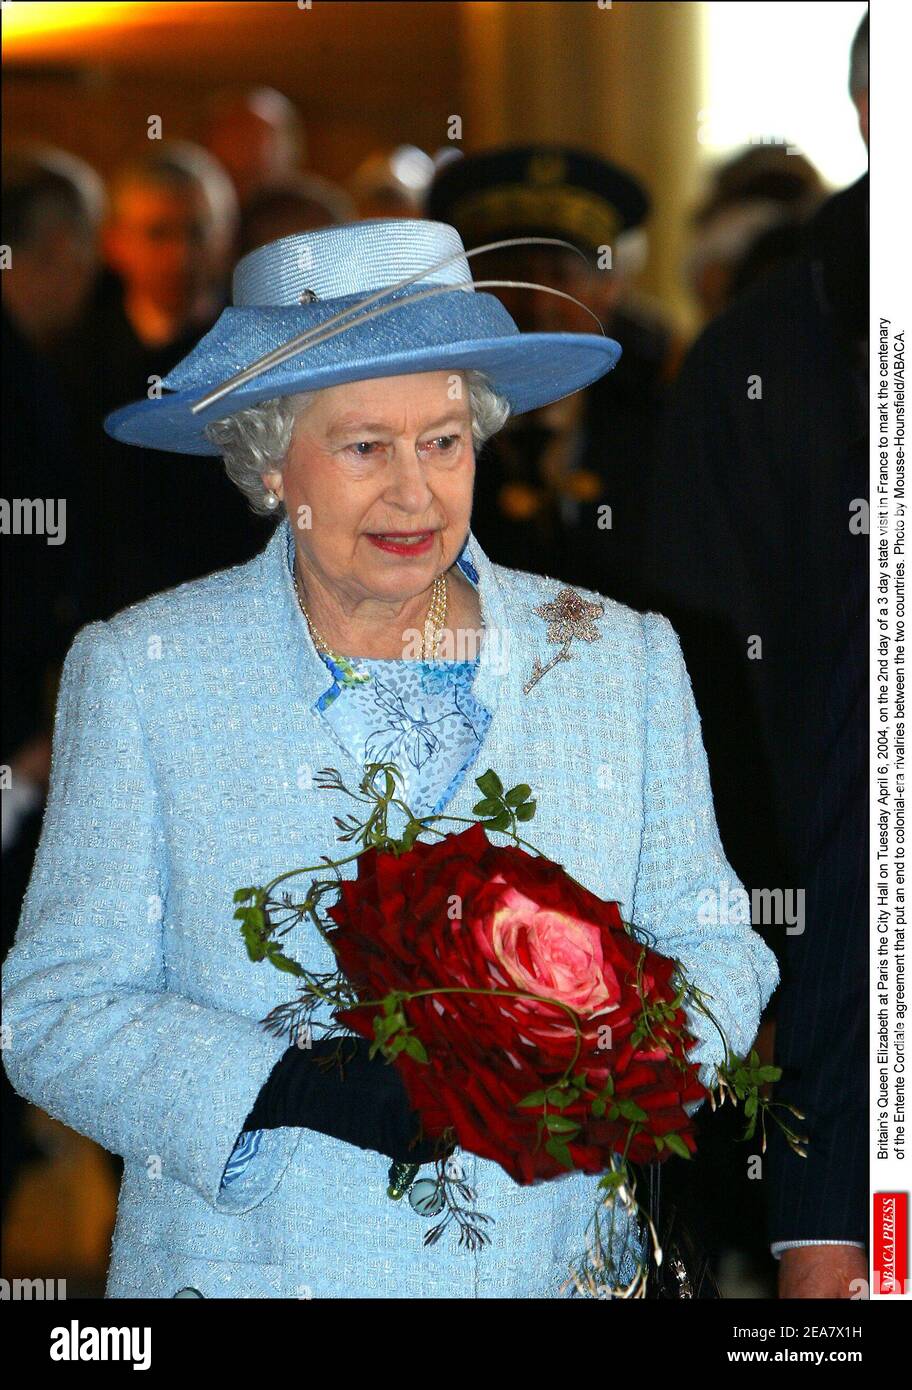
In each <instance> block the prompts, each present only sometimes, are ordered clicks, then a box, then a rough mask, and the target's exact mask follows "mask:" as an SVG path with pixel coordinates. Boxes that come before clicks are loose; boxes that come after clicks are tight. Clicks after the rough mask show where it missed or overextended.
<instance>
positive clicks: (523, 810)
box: [516, 801, 535, 820]
mask: <svg viewBox="0 0 912 1390" xmlns="http://www.w3.org/2000/svg"><path fill="white" fill-rule="evenodd" d="M534 815H535V802H534V801H524V802H523V804H522V805H521V806H517V808H516V819H517V820H531V819H532V817H533V816H534Z"/></svg>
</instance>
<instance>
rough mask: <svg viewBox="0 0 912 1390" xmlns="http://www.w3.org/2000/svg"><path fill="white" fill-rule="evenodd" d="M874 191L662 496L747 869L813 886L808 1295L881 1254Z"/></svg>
mask: <svg viewBox="0 0 912 1390" xmlns="http://www.w3.org/2000/svg"><path fill="white" fill-rule="evenodd" d="M865 41H866V29H865ZM858 51H859V40H858V39H856V45H855V47H854V49H853V73H855V71H856V66H857V65H856V62H855V61H854V60H855V59H856V57H857V54H858ZM853 82H855V79H854V77H853ZM864 85H865V89H866V85H867V83H866V58H865V84H864ZM853 96H854V97H855V98H856V102H857V104H858V106H859V115H860V117H862V131H863V134H864V135H865V137H866V133H867V132H866V120H865V118H864V112H865V111H866V101H865V102H864V103H862V101H861V100H860V99H859V98H860V92H859V89H858V86H857V83H856V84H855V85H854V86H853ZM865 97H866V91H865ZM867 200H868V180H867V175H865V176H863V177H862V178H861V179H859V180H858V181H857V183H855V184H854V185H852V186H851V187H850V188H848V189H845V190H844V191H843V192H841V193H839V194H837V195H836V196H835V197H833V198H831V199H830V200H829V201H828V202H827V203H826V204H824V206H823V207H822V208H821V209H820V211H819V212H818V213H817V215H816V216H815V217H814V219H813V220H812V222H811V223H810V224H809V226H808V228H807V233H806V240H805V245H804V248H803V251H802V253H801V254H800V255H798V256H797V257H796V258H795V259H794V260H793V261H792V262H790V263H788V264H787V265H785V266H783V267H781V268H778V269H776V270H774V271H772V272H771V273H770V274H769V275H768V276H767V277H766V278H765V279H763V280H761V281H760V282H759V283H758V284H757V285H755V286H754V287H753V289H752V290H751V291H750V292H749V293H748V294H746V295H745V296H744V297H743V298H741V299H740V300H739V301H737V302H736V303H735V304H734V305H733V306H732V307H731V308H729V309H728V310H727V311H726V312H725V313H724V314H722V315H721V316H720V317H719V318H718V319H717V320H716V321H714V322H713V323H712V324H711V325H710V326H709V328H708V329H707V330H706V331H705V332H704V333H703V334H702V335H701V337H700V338H699V339H698V341H697V343H696V344H695V345H694V348H693V349H692V351H691V353H690V354H689V356H688V358H687V360H686V361H685V363H684V366H683V368H682V371H681V375H680V377H679V379H678V382H677V384H676V397H675V404H674V406H673V408H672V411H671V413H670V416H669V421H668V432H667V436H666V446H665V449H664V451H663V455H662V458H663V462H662V467H661V470H660V474H659V476H658V478H657V483H658V488H657V491H656V495H655V500H654V505H653V508H652V512H651V515H652V517H653V521H654V531H653V537H654V542H653V545H652V562H653V565H654V568H655V572H656V606H657V607H660V608H661V609H662V611H664V612H667V613H668V615H669V616H670V617H671V618H672V621H673V622H674V623H675V625H676V626H677V628H678V630H679V632H680V634H681V639H682V644H683V647H684V651H685V656H686V658H687V662H688V667H689V669H690V672H691V677H692V680H693V685H694V692H695V696H696V700H697V704H698V707H699V709H700V711H701V715H702V718H703V732H704V738H705V742H706V746H707V752H708V756H709V764H710V768H711V772H712V779H713V789H714V794H715V798H716V810H717V815H718V821H719V828H720V834H721V836H722V840H723V843H724V844H725V847H726V850H727V852H728V854H729V857H730V859H731V862H732V864H733V866H734V868H735V869H736V871H737V872H738V873H739V875H740V877H741V878H742V879H743V881H744V882H745V885H746V886H747V887H749V888H769V887H774V888H782V889H788V888H791V889H798V890H800V891H801V892H802V893H803V895H804V900H803V912H793V913H792V914H790V915H791V918H792V920H789V919H788V918H784V919H783V920H781V921H780V922H779V924H778V930H777V931H776V934H775V939H776V944H777V945H778V946H779V948H780V950H781V953H782V955H783V965H784V971H783V975H784V982H783V987H782V990H781V991H780V997H779V1001H778V1018H777V1038H776V1061H777V1062H778V1064H779V1065H781V1066H782V1068H783V1078H782V1081H781V1083H780V1084H779V1086H778V1087H777V1088H776V1098H777V1099H779V1100H783V1101H787V1102H788V1103H790V1104H792V1105H794V1106H795V1107H796V1108H797V1109H799V1110H800V1111H802V1112H803V1113H804V1114H805V1116H806V1119H805V1120H804V1121H803V1122H802V1123H799V1124H798V1125H797V1128H798V1129H799V1130H803V1131H804V1132H805V1133H807V1135H808V1136H809V1141H808V1143H807V1145H806V1148H807V1157H806V1158H801V1157H799V1156H798V1155H796V1154H794V1153H793V1152H792V1151H791V1150H790V1149H789V1147H788V1146H787V1145H786V1144H785V1143H784V1141H783V1139H782V1137H781V1133H780V1131H779V1130H778V1129H777V1128H776V1127H775V1126H773V1127H772V1130H771V1135H772V1137H771V1145H770V1151H769V1155H768V1158H767V1168H768V1173H767V1181H766V1184H765V1190H766V1196H767V1209H768V1230H769V1238H770V1240H771V1242H772V1250H773V1253H774V1254H775V1255H776V1256H777V1257H779V1258H780V1266H779V1292H780V1296H782V1297H785V1298H797V1297H808V1298H813V1297H842V1298H847V1297H850V1296H851V1295H852V1293H853V1291H856V1290H857V1285H855V1284H854V1281H856V1280H863V1279H865V1278H866V1277H867V1260H866V1256H865V1248H864V1247H865V1243H866V1240H867V1226H868V1222H867V1207H868V1154H867V1092H868V1079H867V1074H868V1049H867V1010H868V1003H867V971H866V960H867V880H866V872H867V812H866V801H867V738H866V734H867V715H866V691H867V680H868V675H867V580H868V527H867V491H868V462H867V342H866V335H867V322H868V306H867V283H868V282H867V244H868V201H867ZM797 901H798V904H799V906H800V900H797ZM794 902H795V900H793V903H794ZM755 925H756V926H759V927H762V925H763V924H762V923H759V922H756V921H755Z"/></svg>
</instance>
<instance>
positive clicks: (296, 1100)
mask: <svg viewBox="0 0 912 1390" xmlns="http://www.w3.org/2000/svg"><path fill="white" fill-rule="evenodd" d="M370 1047H371V1044H370V1043H369V1042H368V1041H367V1039H366V1038H360V1037H351V1036H346V1037H338V1036H336V1037H334V1038H319V1039H317V1040H315V1041H314V1042H313V1043H312V1044H311V1046H310V1047H298V1046H297V1045H293V1046H292V1047H289V1048H288V1050H287V1052H286V1053H285V1054H284V1056H283V1057H281V1058H280V1060H279V1062H278V1063H277V1065H276V1066H275V1067H274V1069H273V1071H272V1073H271V1075H270V1077H269V1079H268V1080H267V1082H266V1084H265V1086H264V1087H263V1089H262V1091H261V1092H260V1095H259V1096H258V1098H257V1102H256V1104H255V1106H254V1108H253V1110H252V1111H251V1112H250V1115H249V1116H248V1118H247V1121H246V1123H245V1125H244V1128H245V1130H250V1129H276V1128H279V1127H281V1126H286V1125H288V1126H295V1125H297V1126H301V1127H302V1128H305V1129H313V1130H315V1131H317V1132H318V1133H320V1134H326V1135H329V1136H330V1137H331V1138H333V1139H341V1140H342V1141H343V1142H344V1143H346V1144H354V1145H355V1146H356V1147H357V1148H360V1149H372V1150H373V1151H374V1152H375V1153H379V1154H384V1155H385V1156H386V1157H387V1158H390V1159H392V1160H393V1161H394V1162H397V1163H430V1162H432V1161H433V1159H434V1157H435V1151H436V1148H437V1143H436V1141H435V1140H431V1139H423V1140H421V1141H420V1142H418V1143H414V1144H413V1143H412V1140H413V1139H414V1138H415V1136H416V1134H417V1133H418V1131H419V1126H420V1119H419V1116H418V1114H417V1113H416V1112H415V1111H414V1110H412V1108H411V1105H410V1104H409V1099H408V1095H407V1093H406V1090H405V1083H404V1082H403V1080H402V1076H401V1074H400V1072H399V1070H398V1068H397V1067H396V1066H395V1065H394V1064H393V1063H391V1062H388V1061H387V1060H386V1058H385V1057H383V1056H381V1055H380V1054H378V1055H377V1056H376V1057H373V1058H371V1057H370V1056H369V1055H368V1053H369V1051H370ZM337 1053H338V1054H339V1055H340V1057H341V1066H340V1065H339V1064H337V1063H332V1064H331V1063H330V1061H329V1059H331V1058H333V1057H334V1056H335V1055H336V1054H337Z"/></svg>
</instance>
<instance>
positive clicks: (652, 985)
mask: <svg viewBox="0 0 912 1390" xmlns="http://www.w3.org/2000/svg"><path fill="white" fill-rule="evenodd" d="M329 916H330V917H331V918H332V920H333V922H334V923H335V926H333V927H331V928H330V929H329V932H328V935H329V939H330V941H331V943H332V946H333V948H334V950H335V953H336V957H337V960H338V963H339V967H340V969H341V970H342V971H343V973H344V974H345V975H346V977H347V978H348V980H349V981H350V982H351V984H352V986H353V988H354V989H355V992H356V995H357V997H358V998H359V999H361V1000H367V999H381V998H382V997H383V996H384V995H387V994H389V993H390V992H391V991H393V990H398V991H402V992H409V993H411V992H415V991H418V990H428V991H436V992H435V993H428V994H424V995H422V997H421V998H419V999H414V1000H409V1001H408V1002H407V1003H406V1004H405V1006H404V1012H405V1016H406V1019H407V1022H408V1024H409V1026H410V1028H412V1029H413V1031H414V1033H415V1035H416V1036H417V1037H418V1038H419V1039H420V1041H421V1043H422V1044H423V1045H424V1048H425V1051H426V1053H427V1056H428V1059H429V1060H428V1062H426V1063H425V1062H420V1061H417V1060H415V1059H413V1058H411V1057H409V1056H408V1055H407V1054H405V1053H404V1052H400V1053H399V1055H398V1057H397V1058H396V1065H397V1066H398V1067H399V1068H400V1070H401V1072H402V1075H403V1078H404V1081H405V1085H406V1089H407V1092H408V1095H409V1099H410V1101H411V1104H412V1106H413V1108H414V1109H415V1110H417V1111H418V1113H419V1114H420V1115H421V1118H422V1122H423V1125H424V1130H425V1134H426V1135H428V1136H431V1137H435V1136H437V1135H439V1134H441V1133H442V1132H443V1130H444V1129H445V1128H446V1127H447V1126H448V1125H452V1127H453V1129H454V1130H455V1132H456V1136H457V1139H458V1142H459V1144H460V1145H461V1147H462V1148H463V1149H464V1150H466V1151H468V1152H470V1153H475V1154H478V1155H480V1156H481V1157H482V1158H488V1159H492V1160H493V1161H494V1162H495V1163H499V1164H500V1165H501V1166H502V1167H503V1168H504V1169H505V1170H506V1171H507V1172H508V1173H509V1174H510V1176H511V1177H512V1178H513V1179H514V1180H515V1181H516V1182H517V1183H533V1182H539V1181H543V1180H546V1179H550V1178H555V1177H558V1176H560V1175H562V1174H564V1173H566V1172H567V1171H568V1170H567V1168H566V1166H565V1165H564V1164H562V1163H561V1161H560V1159H559V1158H558V1157H556V1156H555V1155H553V1154H551V1153H549V1152H548V1150H547V1149H546V1147H545V1142H546V1140H547V1137H548V1136H547V1135H545V1136H543V1137H540V1136H539V1132H538V1127H537V1126H538V1121H539V1119H540V1117H541V1115H542V1113H543V1112H542V1109H541V1107H534V1108H529V1107H521V1106H520V1105H519V1102H520V1101H521V1100H522V1099H523V1098H524V1097H526V1096H528V1095H530V1094H531V1093H532V1092H536V1091H541V1090H543V1089H546V1088H547V1087H548V1086H549V1085H551V1084H553V1083H554V1082H556V1081H557V1080H558V1079H559V1078H560V1077H561V1076H562V1075H563V1074H564V1072H565V1070H566V1068H567V1066H568V1064H569V1063H571V1061H572V1063H573V1066H572V1072H573V1075H574V1076H576V1075H578V1074H579V1073H582V1072H584V1073H585V1074H586V1078H587V1085H588V1087H589V1088H591V1090H592V1091H601V1090H602V1088H603V1087H605V1086H606V1083H608V1082H609V1079H611V1080H613V1083H614V1098H615V1100H616V1101H618V1102H620V1101H634V1102H635V1103H636V1104H637V1105H638V1106H639V1107H640V1108H641V1109H642V1110H643V1111H645V1112H646V1116H647V1118H646V1120H645V1121H643V1122H642V1124H643V1128H642V1130H641V1131H640V1132H639V1133H638V1134H637V1135H636V1136H635V1137H634V1139H633V1142H632V1144H631V1146H630V1148H629V1150H628V1157H629V1158H630V1159H631V1160H632V1161H633V1162H635V1163H637V1162H648V1161H654V1160H656V1159H661V1158H663V1157H666V1156H667V1153H668V1149H667V1148H663V1150H662V1151H661V1152H657V1150H656V1148H655V1144H654V1140H653V1136H656V1135H659V1136H661V1135H665V1134H670V1133H675V1134H679V1135H680V1136H681V1137H682V1139H683V1141H684V1143H685V1144H686V1145H687V1147H688V1149H690V1150H691V1151H693V1150H694V1149H695V1147H696V1145H695V1143H694V1139H693V1132H692V1126H691V1123H690V1120H689V1118H688V1116H687V1113H686V1111H685V1109H684V1105H685V1103H686V1102H688V1101H692V1100H699V1099H702V1098H703V1097H704V1096H705V1095H706V1091H705V1090H704V1088H703V1087H702V1085H701V1084H700V1083H699V1081H698V1079H697V1072H698V1067H697V1066H696V1064H695V1063H692V1062H689V1061H688V1060H687V1052H688V1051H689V1049H690V1048H691V1047H693V1046H694V1039H693V1038H692V1037H691V1036H690V1035H689V1034H688V1033H687V1031H686V1017H685V1015H684V1013H683V1010H680V1009H678V1010H676V1011H675V1013H674V1015H673V1017H672V1018H671V1019H670V1020H669V1021H668V1022H667V1023H666V1030H665V1032H664V1033H663V1034H662V1039H661V1046H658V1047H657V1046H656V1045H655V1044H654V1043H650V1042H647V1041H645V1040H644V1041H642V1042H640V1043H638V1044H636V1045H634V1043H633V1040H632V1034H633V1031H634V1029H635V1028H636V1026H637V1023H638V1022H639V1020H640V1017H641V1014H642V1007H643V1000H645V1001H646V1002H647V1003H650V1004H651V1003H655V1002H658V1001H666V1002H668V1003H669V1004H670V1003H671V1002H672V1001H673V1000H674V998H675V986H674V983H673V978H672V976H673V971H674V962H673V961H671V960H669V959H667V958H666V957H664V956H661V955H659V954H658V953H657V952H655V951H651V950H646V952H645V956H644V951H643V947H642V945H641V944H640V943H639V942H637V941H636V940H634V938H633V937H632V936H631V935H630V933H629V932H628V931H627V930H626V929H625V927H624V924H623V921H622V919H621V916H620V913H619V911H618V907H617V904H616V903H613V902H605V901H603V900H602V899H601V898H598V897H596V896H595V895H594V894H593V893H590V892H589V891H588V890H587V889H585V888H583V887H582V886H581V885H580V884H578V883H577V882H575V880H574V879H572V878H571V877H570V876H569V875H568V874H567V873H566V872H565V871H564V869H562V868H561V866H560V865H558V864H554V863H552V862H551V861H550V860H548V859H545V858H537V857H535V856H533V855H530V854H527V853H526V852H525V851H524V850H522V849H520V848H519V847H518V846H514V845H505V846H498V845H493V844H491V842H490V841H489V840H488V837H487V835H486V833H485V831H484V829H483V827H482V826H481V825H480V824H475V825H473V826H471V827H470V828H469V829H467V830H465V831H463V832H462V833H461V834H458V835H448V836H446V837H445V838H443V839H441V840H439V841H436V842H435V843H432V844H424V843H422V842H420V841H418V842H416V843H415V845H414V846H413V848H412V849H410V850H409V851H407V852H406V853H404V854H401V855H395V854H393V853H391V852H385V851H384V852H377V851H376V850H373V849H371V850H368V851H367V852H366V853H365V854H363V855H362V856H361V858H360V859H359V861H358V877H357V879H356V880H354V881H346V882H345V883H343V885H342V888H341V896H340V899H339V901H338V903H337V904H336V906H335V907H333V908H331V909H330V910H329ZM638 969H639V971H640V974H639V989H638V985H637V974H638ZM454 986H458V987H462V988H471V989H476V990H484V991H487V993H484V994H466V993H458V992H452V990H453V987H454ZM511 990H512V991H522V993H523V995H524V996H525V997H520V998H517V997H515V996H514V995H513V994H510V993H509V992H508V991H511ZM448 991H449V992H448ZM551 1001H557V1003H555V1002H551ZM561 1004H563V1005H565V1006H566V1007H565V1008H562V1007H560V1005H561ZM568 1009H569V1010H572V1014H573V1017H571V1015H570V1013H568V1011H567V1010H568ZM379 1013H380V1009H379V1006H377V1005H368V1006H366V1007H364V1008H354V1009H346V1010H337V1011H336V1014H335V1017H336V1018H337V1019H338V1020H339V1021H340V1022H342V1023H344V1024H345V1025H346V1026H347V1027H350V1028H351V1029H352V1030H353V1031H354V1032H356V1033H359V1034H361V1036H363V1037H365V1038H373V1037H374V1036H375V1034H374V1027H373V1022H374V1018H375V1017H376V1016H377V1015H378V1014H379ZM574 1017H575V1019H576V1022H577V1023H578V1025H579V1027H580V1029H581V1031H582V1043H581V1047H580V1051H579V1053H578V1055H576V1058H575V1060H574V1056H575V1052H576V1045H577V1032H576V1028H575V1027H574ZM672 1058H674V1059H676V1060H677V1063H678V1065H675V1064H674V1063H673V1061H672ZM592 1099H593V1097H592V1096H591V1095H589V1096H586V1095H584V1096H582V1097H581V1098H580V1099H579V1100H577V1101H575V1102H574V1103H573V1104H572V1105H568V1106H566V1107H565V1108H563V1109H555V1108H554V1107H553V1106H549V1107H548V1110H549V1114H552V1115H563V1116H564V1117H568V1118H570V1119H572V1120H574V1121H576V1122H577V1123H579V1124H580V1126H581V1129H580V1131H579V1133H578V1134H577V1135H576V1136H575V1137H574V1138H573V1139H572V1141H571V1142H569V1143H568V1150H569V1155H570V1158H571V1159H572V1162H573V1165H574V1167H575V1168H578V1169H582V1170H583V1171H584V1172H587V1173H600V1172H603V1171H604V1170H605V1169H606V1168H607V1167H608V1166H609V1162H610V1157H611V1154H612V1153H613V1152H618V1151H620V1150H622V1149H623V1147H624V1144H625V1142H626V1140H627V1135H628V1130H629V1120H628V1119H626V1118H624V1117H623V1116H622V1115H618V1116H616V1118H615V1119H613V1120H612V1119H609V1118H608V1114H607V1113H605V1114H601V1115H597V1114H593V1113H592V1109H591V1101H592Z"/></svg>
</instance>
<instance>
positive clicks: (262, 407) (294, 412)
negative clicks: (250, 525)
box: [204, 368, 510, 516]
mask: <svg viewBox="0 0 912 1390" xmlns="http://www.w3.org/2000/svg"><path fill="white" fill-rule="evenodd" d="M463 374H464V376H465V378H466V381H467V383H468V387H469V408H470V410H471V412H472V438H473V440H474V442H475V448H476V449H480V448H481V446H482V444H484V443H485V441H486V440H488V439H490V438H491V436H492V435H493V434H496V433H497V431H498V430H499V429H502V428H503V426H504V425H505V424H506V422H507V419H508V417H509V414H510V403H509V401H508V400H507V399H506V398H505V397H504V396H501V395H500V394H499V393H498V392H497V391H495V390H494V388H493V386H492V385H491V383H490V381H489V380H488V378H487V377H486V376H485V375H484V373H483V372H479V371H476V370H475V369H474V368H469V369H468V370H465V371H464V373H463ZM315 395H316V392H314V391H299V392H297V393H296V394H295V395H291V396H275V397H273V398H272V399H271V400H268V401H260V403H259V404H258V405H252V406H249V407H248V408H247V409H246V410H238V411H235V413H234V414H233V415H226V416H225V418H224V419H222V420H213V421H212V423H211V424H209V425H207V426H206V428H205V431H204V433H205V435H206V438H207V439H208V440H210V441H211V442H212V443H213V444H215V445H217V446H218V450H219V453H220V454H221V455H222V458H223V459H224V462H225V470H226V472H227V474H228V477H229V478H230V479H231V481H232V482H233V483H236V484H237V486H238V487H239V488H240V490H241V492H242V493H243V494H244V496H245V497H246V498H247V501H248V502H249V504H250V507H251V510H252V511H254V512H257V513H258V514H259V515H260V516H276V515H278V514H279V509H278V508H275V507H268V506H267V505H266V500H265V499H266V496H267V494H268V493H269V491H270V489H269V488H267V486H266V484H265V483H264V481H263V474H264V473H277V472H281V470H282V466H283V464H284V463H285V458H286V455H287V453H288V449H289V445H290V444H291V436H292V431H293V429H294V424H295V420H296V419H297V417H298V415H299V414H300V412H301V409H302V407H303V406H304V405H306V403H307V402H308V401H310V400H311V399H312V398H313V397H314V396H315Z"/></svg>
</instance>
